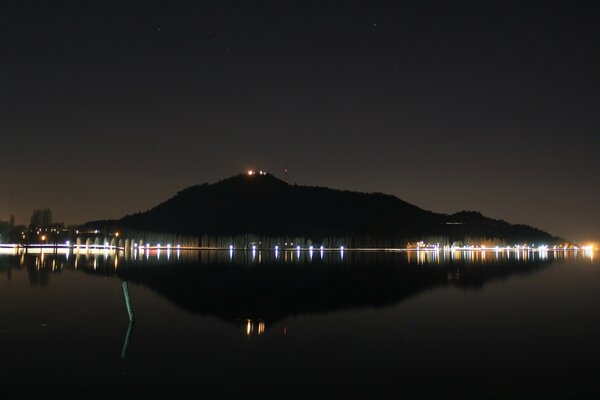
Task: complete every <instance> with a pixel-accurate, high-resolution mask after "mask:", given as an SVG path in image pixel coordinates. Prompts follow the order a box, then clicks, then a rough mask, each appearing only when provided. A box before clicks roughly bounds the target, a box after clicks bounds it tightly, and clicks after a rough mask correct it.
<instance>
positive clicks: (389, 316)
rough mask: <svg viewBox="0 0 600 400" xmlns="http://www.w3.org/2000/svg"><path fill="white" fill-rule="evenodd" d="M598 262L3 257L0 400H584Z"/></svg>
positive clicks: (591, 385)
mask: <svg viewBox="0 0 600 400" xmlns="http://www.w3.org/2000/svg"><path fill="white" fill-rule="evenodd" d="M597 257H598V254H597V253H596V254H595V255H593V254H590V253H587V254H583V253H579V254H564V253H557V254H554V253H552V252H550V253H548V254H547V255H544V254H542V255H540V254H537V253H532V254H529V255H528V254H524V253H523V254H519V258H518V259H517V258H516V255H515V254H512V255H511V256H510V257H507V255H506V254H503V253H500V254H496V253H486V254H485V255H484V256H482V255H481V254H464V255H461V254H456V255H454V256H444V254H443V253H442V254H441V255H435V254H426V255H424V254H423V253H421V254H416V253H410V254H408V253H353V252H345V253H344V254H343V256H342V254H340V252H325V253H324V254H323V255H322V256H321V254H320V253H319V252H318V251H315V253H314V254H312V255H311V254H309V253H308V252H302V253H299V254H298V253H296V252H288V253H286V252H280V253H278V254H277V257H276V256H275V255H274V254H271V253H268V252H255V253H254V254H253V253H252V252H242V251H236V252H235V253H234V254H230V253H229V252H228V251H213V252H181V253H179V254H177V252H171V253H169V254H166V252H163V253H162V254H160V255H158V254H156V253H151V254H145V255H136V256H135V258H134V257H133V255H131V256H128V257H124V256H118V257H116V256H114V255H112V254H108V253H106V254H99V255H95V256H94V255H87V256H86V255H80V256H76V255H74V254H72V253H71V254H69V255H65V254H51V253H46V254H44V255H39V254H27V255H25V254H2V255H0V360H1V362H0V384H1V387H2V390H3V397H4V396H8V397H7V398H10V397H14V398H16V397H21V396H22V395H24V394H31V393H35V394H40V395H47V394H60V395H63V396H65V397H71V396H73V397H75V396H79V395H85V396H87V397H95V396H98V397H104V398H106V397H108V398H111V397H112V398H114V397H125V396H128V397H130V396H133V395H144V396H146V397H148V396H150V397H166V396H171V398H177V397H181V398H189V397H192V396H195V397H200V396H204V397H208V398H215V397H217V398H218V397H222V398H238V397H249V398H259V397H265V398H271V397H280V398H333V397H340V396H345V397H351V398H364V397H365V396H370V397H378V398H401V397H406V398H415V397H417V398H418V397H430V396H435V397H437V398H464V397H474V398H598V397H599V396H600V379H598V376H599V372H600V367H599V365H600V308H599V306H598V304H600V302H599V301H598V300H599V297H600V264H599V263H598V261H597ZM123 281H127V282H128V284H129V288H130V293H131V296H132V301H133V308H134V311H135V315H136V322H135V324H134V325H130V324H129V320H128V317H127V311H126V308H125V303H124V298H123V290H122V286H121V284H122V282H123Z"/></svg>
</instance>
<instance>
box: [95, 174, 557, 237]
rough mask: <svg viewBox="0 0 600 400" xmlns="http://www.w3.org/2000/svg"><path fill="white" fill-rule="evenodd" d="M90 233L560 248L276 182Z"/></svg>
mask: <svg viewBox="0 0 600 400" xmlns="http://www.w3.org/2000/svg"><path fill="white" fill-rule="evenodd" d="M86 225H88V226H91V225H95V226H103V227H109V228H110V229H136V230H143V231H152V232H169V233H177V234H185V235H215V236H223V235H231V236H234V235H241V234H256V235H264V236H271V237H283V236H301V237H310V238H313V239H316V240H318V239H319V238H323V237H332V236H343V237H372V238H384V237H386V238H394V239H399V238H406V239H415V238H421V237H434V236H439V237H446V238H448V240H450V241H457V240H458V241H461V240H464V239H465V238H468V237H479V238H496V239H501V240H505V241H506V242H507V243H517V242H519V243H521V242H527V243H532V242H536V243H542V242H544V243H548V244H550V243H555V242H557V241H559V240H560V239H559V238H556V237H553V236H552V235H550V234H548V233H546V232H543V231H541V230H538V229H535V228H532V227H529V226H525V225H511V224H509V223H507V222H504V221H502V220H494V219H490V218H486V217H484V216H483V215H481V214H480V213H477V212H466V211H464V212H459V213H456V214H452V215H447V214H440V213H434V212H431V211H427V210H424V209H422V208H419V207H417V206H415V205H413V204H409V203H407V202H405V201H403V200H401V199H399V198H397V197H395V196H391V195H387V194H382V193H360V192H351V191H341V190H334V189H329V188H324V187H312V186H299V185H290V184H288V183H286V182H284V181H282V180H280V179H278V178H276V177H274V176H273V175H270V174H265V175H261V174H254V175H248V174H240V175H237V176H233V177H231V178H227V179H224V180H221V181H219V182H217V183H214V184H207V183H205V184H202V185H196V186H192V187H189V188H187V189H184V190H182V191H180V192H179V193H177V194H176V195H175V196H174V197H172V198H171V199H169V200H167V201H165V202H163V203H161V204H159V205H157V206H156V207H154V208H152V209H150V210H148V211H145V212H140V213H136V214H133V215H127V216H125V217H123V218H121V219H119V220H114V221H95V222H90V223H88V224H86Z"/></svg>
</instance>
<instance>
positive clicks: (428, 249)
mask: <svg viewBox="0 0 600 400" xmlns="http://www.w3.org/2000/svg"><path fill="white" fill-rule="evenodd" d="M45 248H48V249H65V250H66V249H70V250H74V251H81V250H84V251H85V250H109V251H126V250H127V248H126V247H123V246H114V245H110V244H108V243H105V244H103V245H101V244H90V245H77V244H72V243H70V242H68V241H67V242H65V243H56V244H55V243H32V244H26V245H23V244H0V249H45ZM132 248H133V250H138V251H150V250H158V251H162V250H166V251H170V250H196V251H198V250H229V251H232V250H235V251H269V250H274V251H388V252H403V251H415V252H441V251H443V252H453V251H485V252H505V251H512V252H514V251H526V252H546V251H597V248H596V246H594V245H591V244H590V245H585V246H571V247H568V246H553V247H549V246H547V245H540V246H537V247H536V246H525V245H515V246H504V247H500V246H495V247H485V246H422V247H406V248H347V247H345V246H340V247H324V246H322V245H321V246H319V247H318V248H315V247H314V246H308V247H302V246H295V247H289V246H287V247H283V246H282V247H280V246H279V245H276V246H274V247H271V248H263V247H260V246H257V245H252V246H250V247H235V246H233V245H229V246H228V247H195V246H181V245H179V244H178V245H175V246H173V245H171V244H170V243H169V244H167V245H161V244H160V243H157V244H156V245H150V244H148V243H147V244H145V245H141V246H138V244H137V243H134V245H133V246H132Z"/></svg>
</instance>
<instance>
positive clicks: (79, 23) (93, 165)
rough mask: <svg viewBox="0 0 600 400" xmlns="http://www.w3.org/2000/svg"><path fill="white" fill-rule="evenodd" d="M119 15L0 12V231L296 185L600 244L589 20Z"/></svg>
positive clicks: (378, 7) (325, 8) (356, 8)
mask: <svg viewBox="0 0 600 400" xmlns="http://www.w3.org/2000/svg"><path fill="white" fill-rule="evenodd" d="M122 3H124V2H122V1H116V2H112V1H101V2H100V1H77V2H75V1H73V2H59V1H57V2H40V4H34V3H32V2H28V1H3V2H1V3H0V61H1V62H0V136H1V142H0V143H1V146H2V151H1V153H0V154H1V155H2V158H1V168H0V187H1V189H0V220H8V219H9V217H10V214H15V216H16V220H17V223H28V222H29V217H30V215H31V212H32V210H33V209H34V208H41V207H50V208H51V209H52V210H53V213H54V217H55V220H58V221H63V222H65V223H81V222H85V221H88V220H92V219H102V218H117V217H121V216H123V215H125V214H127V213H132V212H136V211H143V210H146V209H148V208H150V207H152V206H154V205H156V204H158V203H159V202H161V201H163V200H166V199H167V198H169V197H171V196H173V195H174V194H175V193H176V192H177V191H178V190H180V189H183V188H185V187H187V186H190V185H193V184H197V183H204V182H215V181H217V180H220V179H223V178H226V177H229V176H231V175H234V174H237V173H239V172H241V171H243V170H246V169H248V168H257V169H264V170H267V171H269V172H272V173H273V174H275V175H278V176H282V170H283V169H284V168H285V167H287V168H288V169H289V175H288V179H289V181H290V183H293V182H297V183H298V184H304V185H319V186H329V187H334V188H340V189H349V190H358V191H378V192H386V193H390V194H394V195H396V196H398V197H400V198H402V199H404V200H406V201H409V202H411V203H414V204H416V205H418V206H421V207H423V208H426V209H430V210H433V211H437V212H456V211H460V210H463V209H470V210H479V211H481V212H482V213H484V214H486V215H488V216H491V217H494V218H502V219H505V220H507V221H508V222H512V223H526V224H530V225H534V226H536V227H539V228H542V229H544V230H547V231H549V232H551V233H553V234H556V235H560V236H563V237H565V238H567V239H571V240H587V239H595V240H598V239H600V223H599V221H600V207H599V202H600V185H599V183H598V182H599V181H600V179H599V176H600V160H599V158H598V149H599V148H600V146H599V145H600V112H599V110H600V55H599V43H600V41H599V39H600V35H599V28H598V21H600V14H599V13H598V12H597V11H596V10H595V9H592V8H587V6H586V5H585V4H584V2H539V3H537V4H533V3H531V2H523V1H518V2H498V3H496V4H494V3H492V2H479V3H476V4H470V3H457V2H439V3H437V2H424V1H394V2H389V3H375V2H364V3H363V4H356V2H352V3H353V4H350V3H351V2H339V3H337V4H333V3H326V2H316V3H314V4H312V5H311V4H308V3H306V2H293V1H278V2H273V3H271V4H267V3H260V5H257V4H252V3H254V2H240V3H239V4H235V3H233V2H229V1H213V2H199V1H197V2H196V1H190V2H175V1H147V2H144V3H143V4H142V2H140V3H136V4H131V3H130V4H131V5H124V4H122ZM588 3H591V2H588Z"/></svg>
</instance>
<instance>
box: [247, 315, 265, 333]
mask: <svg viewBox="0 0 600 400" xmlns="http://www.w3.org/2000/svg"><path fill="white" fill-rule="evenodd" d="M265 329H266V325H265V323H264V321H258V322H257V323H254V322H252V320H251V319H247V320H246V336H251V335H253V334H257V335H262V334H263V333H265Z"/></svg>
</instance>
